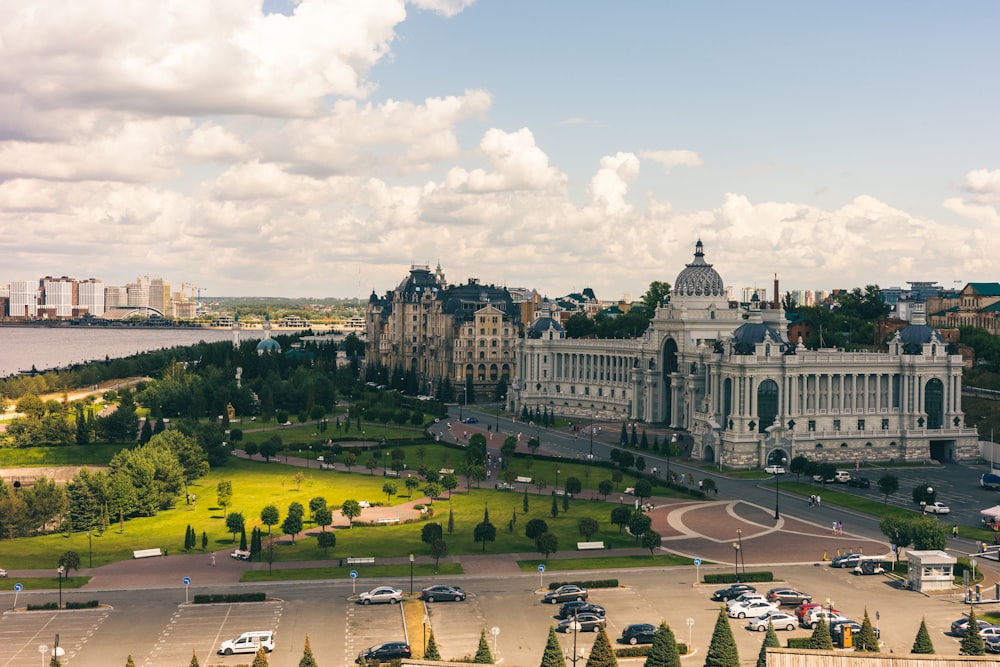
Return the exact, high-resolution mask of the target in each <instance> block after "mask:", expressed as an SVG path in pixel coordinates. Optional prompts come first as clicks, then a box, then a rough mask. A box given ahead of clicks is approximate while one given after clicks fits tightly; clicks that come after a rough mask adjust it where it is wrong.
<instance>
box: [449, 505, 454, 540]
mask: <svg viewBox="0 0 1000 667" xmlns="http://www.w3.org/2000/svg"><path fill="white" fill-rule="evenodd" d="M454 532H455V512H454V511H453V510H452V508H451V507H450V506H449V507H448V534H449V535H451V534H452V533H454Z"/></svg>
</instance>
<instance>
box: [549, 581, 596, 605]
mask: <svg viewBox="0 0 1000 667" xmlns="http://www.w3.org/2000/svg"><path fill="white" fill-rule="evenodd" d="M589 594H590V593H589V592H588V591H587V589H586V588H580V587H579V586H575V585H573V584H566V585H564V586H560V587H559V588H557V589H555V590H554V591H549V592H548V593H546V594H545V596H544V597H543V598H542V602H548V603H550V604H559V603H560V602H569V601H570V600H581V601H582V600H586V599H587V596H588V595H589Z"/></svg>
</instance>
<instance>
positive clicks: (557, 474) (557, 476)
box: [556, 468, 559, 492]
mask: <svg viewBox="0 0 1000 667" xmlns="http://www.w3.org/2000/svg"><path fill="white" fill-rule="evenodd" d="M556 491H557V492H558V491H559V468H556Z"/></svg>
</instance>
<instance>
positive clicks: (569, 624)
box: [556, 612, 604, 632]
mask: <svg viewBox="0 0 1000 667" xmlns="http://www.w3.org/2000/svg"><path fill="white" fill-rule="evenodd" d="M574 623H579V624H580V626H579V627H578V628H577V631H578V632H597V631H598V630H599V629H600V628H601V626H602V625H604V617H603V616H598V615H597V614H593V613H590V612H587V613H585V614H577V615H576V617H575V618H574V617H572V616H571V617H569V618H567V619H565V620H562V621H559V625H557V626H556V631H557V632H572V631H573V624H574Z"/></svg>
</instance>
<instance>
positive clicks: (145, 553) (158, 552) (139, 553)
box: [132, 547, 163, 558]
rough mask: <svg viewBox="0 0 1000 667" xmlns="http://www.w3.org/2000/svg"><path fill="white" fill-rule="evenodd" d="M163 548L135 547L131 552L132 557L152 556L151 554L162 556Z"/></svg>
mask: <svg viewBox="0 0 1000 667" xmlns="http://www.w3.org/2000/svg"><path fill="white" fill-rule="evenodd" d="M162 555H163V550H162V549H160V548H159V547H157V548H155V549H136V550H135V551H133V552H132V558H152V557H153V556H162Z"/></svg>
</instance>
